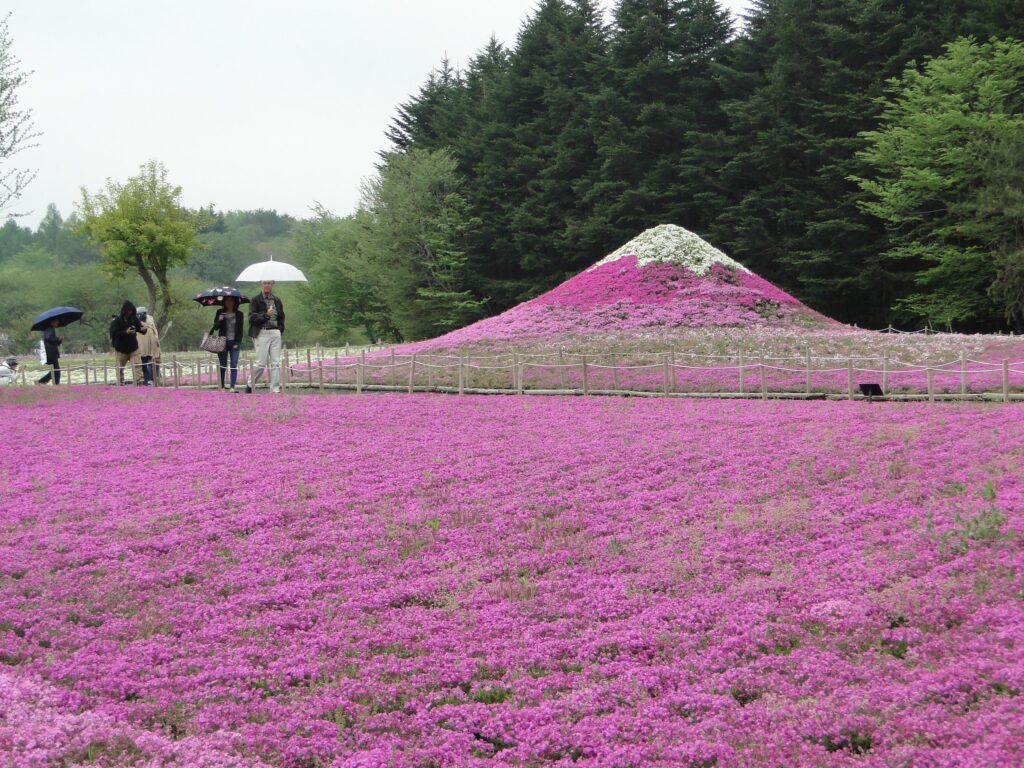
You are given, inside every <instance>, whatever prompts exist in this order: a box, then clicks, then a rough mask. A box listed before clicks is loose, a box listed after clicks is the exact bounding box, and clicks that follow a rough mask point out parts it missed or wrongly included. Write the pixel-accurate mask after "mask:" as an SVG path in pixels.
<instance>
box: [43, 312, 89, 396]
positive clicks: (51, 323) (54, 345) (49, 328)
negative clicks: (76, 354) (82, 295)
mask: <svg viewBox="0 0 1024 768" xmlns="http://www.w3.org/2000/svg"><path fill="white" fill-rule="evenodd" d="M82 314H83V312H82V310H80V309H77V308H76V307H53V308H52V309H48V310H46V311H45V312H43V313H41V314H39V315H37V316H36V319H35V320H33V321H32V330H33V331H42V332H43V349H44V350H45V351H46V361H45V362H46V365H52V366H53V370H52V371H47V372H46V374H45V375H44V376H43V377H42V378H41V379H39V380H38V381H37V382H36V383H37V384H49V383H50V380H51V379H52V380H53V385H54V386H57V385H58V384H60V345H61V344H63V343H64V337H63V336H61V335H59V334H58V333H57V329H58V328H62V327H63V326H65V325H67V324H68V323H73V322H75V320H80V319H81V318H82Z"/></svg>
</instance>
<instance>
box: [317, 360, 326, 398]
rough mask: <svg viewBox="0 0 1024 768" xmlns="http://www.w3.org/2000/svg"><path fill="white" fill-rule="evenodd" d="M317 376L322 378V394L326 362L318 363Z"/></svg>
mask: <svg viewBox="0 0 1024 768" xmlns="http://www.w3.org/2000/svg"><path fill="white" fill-rule="evenodd" d="M316 367H317V374H318V375H319V376H320V394H321V395H322V394H323V393H324V361H323V360H317V361H316Z"/></svg>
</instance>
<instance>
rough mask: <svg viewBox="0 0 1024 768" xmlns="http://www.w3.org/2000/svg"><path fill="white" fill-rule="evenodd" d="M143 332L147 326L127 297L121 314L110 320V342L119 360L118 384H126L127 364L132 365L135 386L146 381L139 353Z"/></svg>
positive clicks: (115, 356)
mask: <svg viewBox="0 0 1024 768" xmlns="http://www.w3.org/2000/svg"><path fill="white" fill-rule="evenodd" d="M143 333H146V326H145V324H144V323H143V322H142V321H141V320H140V319H139V315H138V313H137V312H136V311H135V305H134V304H132V303H131V302H130V301H128V300H127V299H125V302H124V304H122V305H121V314H119V315H116V316H115V317H114V319H113V320H111V321H110V342H111V344H113V345H114V358H115V359H116V360H117V383H118V385H123V384H124V366H125V365H127V364H130V365H131V367H132V381H134V382H135V386H142V385H143V384H144V383H145V377H144V376H143V374H142V356H141V355H140V354H139V334H143Z"/></svg>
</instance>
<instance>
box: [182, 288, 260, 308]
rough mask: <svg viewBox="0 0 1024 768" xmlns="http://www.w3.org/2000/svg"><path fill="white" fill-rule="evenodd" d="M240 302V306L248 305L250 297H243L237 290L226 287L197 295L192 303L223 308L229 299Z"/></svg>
mask: <svg viewBox="0 0 1024 768" xmlns="http://www.w3.org/2000/svg"><path fill="white" fill-rule="evenodd" d="M229 296H230V297H231V298H234V299H237V300H238V303H239V304H248V303H249V297H248V296H243V295H242V294H241V292H240V291H239V290H238V289H237V288H229V287H227V286H224V287H223V288H211V289H210V290H208V291H203V292H202V293H197V294H196V295H195V296H193V297H192V301H198V302H199V303H200V304H202V305H203V306H204V307H223V306H224V299H226V298H228V297H229Z"/></svg>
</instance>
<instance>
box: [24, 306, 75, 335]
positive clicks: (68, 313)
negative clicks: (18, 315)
mask: <svg viewBox="0 0 1024 768" xmlns="http://www.w3.org/2000/svg"><path fill="white" fill-rule="evenodd" d="M83 314H85V313H84V312H82V310H80V309H78V308H77V307H54V308H53V309H48V310H46V311H45V312H43V313H42V314H39V315H37V316H36V319H35V320H33V321H32V330H33V331H45V330H46V329H47V328H48V327H49V325H50V321H51V320H53V319H54V318H57V320H58V323H57V325H59V326H60V327H62V328H63V327H64V326H65V325H67V324H68V323H73V322H75V320H81V319H82V315H83Z"/></svg>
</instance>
